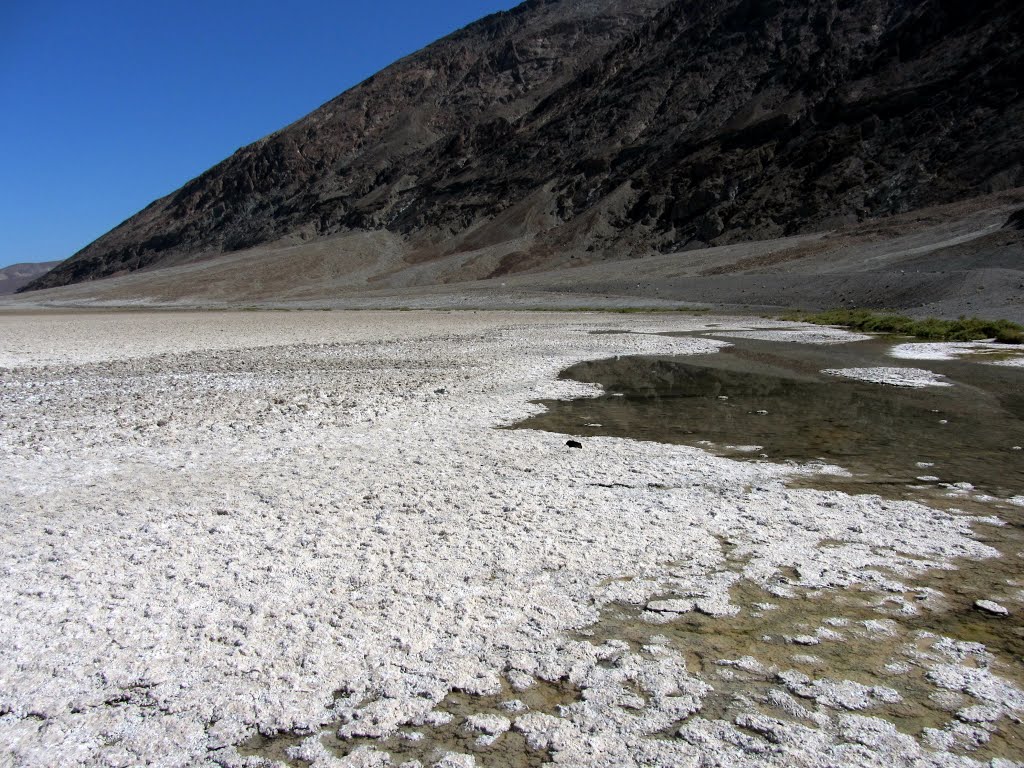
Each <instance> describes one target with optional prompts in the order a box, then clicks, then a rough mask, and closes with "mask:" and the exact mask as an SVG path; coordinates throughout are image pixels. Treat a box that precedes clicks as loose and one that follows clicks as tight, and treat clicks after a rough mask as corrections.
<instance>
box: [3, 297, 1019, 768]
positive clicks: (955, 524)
mask: <svg viewBox="0 0 1024 768" xmlns="http://www.w3.org/2000/svg"><path fill="white" fill-rule="evenodd" d="M709 320H711V319H710V318H699V319H698V318H685V317H684V318H680V317H675V316H667V317H654V318H643V317H632V316H630V317H628V318H622V317H612V318H608V317H606V316H591V315H582V314H580V315H544V314H527V313H504V314H503V313H489V314H488V313H479V314H472V313H411V312H396V313H359V312H356V313H339V312H333V313H207V314H203V313H188V314H186V313H181V314H177V313H175V314H143V313H132V314H123V315H113V316H110V315H79V316H71V315H68V316H63V317H61V316H46V315H39V316H4V317H0V326H2V329H3V331H4V332H3V333H2V334H0V339H2V341H0V361H2V364H3V365H6V366H7V367H6V368H5V369H3V370H2V372H0V398H2V401H0V402H2V408H0V457H2V460H3V467H4V472H3V475H2V478H0V483H2V486H0V512H2V520H3V526H2V528H0V554H2V566H0V636H2V637H3V638H4V642H3V643H2V644H0V744H2V745H3V747H2V749H3V754H4V761H5V762H6V763H9V764H12V765H18V766H44V765H45V766H50V765H68V766H73V765H111V766H115V765H123V766H129V765H138V764H154V765H162V766H179V765H180V766H186V765H188V766H191V765H222V766H242V765H249V766H258V765H268V764H269V763H268V760H269V758H268V757H263V756H259V755H254V754H252V753H251V752H252V751H251V750H249V752H250V754H245V752H246V749H245V748H244V747H243V745H244V744H246V743H250V744H251V743H252V739H253V737H254V736H255V735H256V734H257V732H260V733H263V734H265V735H266V736H273V735H274V734H277V733H288V734H292V743H291V745H290V747H289V748H288V749H286V750H284V752H285V755H284V757H282V759H287V760H290V761H293V762H294V761H297V760H300V759H302V760H305V761H307V763H312V764H313V765H317V766H331V765H384V764H386V762H384V761H385V759H386V758H385V757H384V753H383V752H381V751H380V750H379V749H375V748H374V745H375V744H377V745H379V746H383V745H385V744H387V743H396V742H394V741H393V740H394V739H404V740H405V741H407V742H410V743H415V742H417V741H421V740H424V739H426V740H429V739H431V738H433V737H432V734H436V733H437V732H438V731H439V729H443V728H444V726H445V723H446V722H448V721H449V719H450V714H449V715H446V713H445V711H444V706H442V705H443V704H444V702H445V701H450V700H451V698H450V697H451V696H452V695H453V694H455V695H457V696H462V697H464V698H463V699H462V700H460V701H461V704H460V706H461V707H462V710H460V712H463V713H464V714H465V728H466V729H468V732H470V734H471V738H470V737H469V736H467V737H466V738H465V739H464V741H466V743H469V742H471V741H472V742H473V743H477V742H479V745H480V748H481V750H483V749H484V748H485V747H490V748H493V749H499V750H500V749H501V748H502V747H501V745H502V744H511V743H514V744H517V745H522V750H523V751H524V754H525V753H527V752H528V758H529V759H535V758H536V759H539V760H542V761H547V760H552V761H555V762H557V763H560V764H568V765H607V766H613V765H614V766H621V765H640V764H642V765H665V766H668V765H673V766H676V765H697V764H700V762H701V760H702V759H705V758H707V757H709V756H710V757H712V758H714V759H715V760H717V761H719V762H720V763H721V764H731V765H755V764H756V765H779V766H783V765H793V764H794V763H795V762H797V761H799V762H800V763H801V764H805V765H813V766H817V765H821V766H824V765H830V764H836V763H837V762H838V763H841V764H859V765H883V764H885V765H889V766H892V765H911V764H913V765H936V766H938V765H970V764H974V761H973V759H972V758H971V754H972V750H979V749H982V748H983V747H984V744H985V742H986V738H987V736H986V734H988V735H989V736H990V735H991V734H992V733H994V732H996V731H998V729H1000V728H1002V727H1003V724H1005V723H1007V722H1010V719H1011V718H1019V717H1020V716H1022V715H1024V712H1022V711H1021V708H1022V706H1024V697H1022V695H1021V693H1020V691H1019V689H1018V688H1017V687H1016V686H1015V684H1014V682H1013V681H1012V680H1009V679H1006V678H1004V677H1003V676H1001V675H1002V672H1001V670H1000V669H999V668H998V667H997V666H995V665H994V662H993V663H991V664H990V662H989V660H988V659H989V657H988V656H986V655H985V654H986V651H985V649H984V648H974V647H971V648H967V649H966V650H965V649H962V648H960V647H959V646H956V647H948V648H947V647H945V646H943V647H941V648H940V650H939V651H935V650H932V649H931V646H929V649H928V650H926V651H921V654H922V655H921V656H920V657H915V663H918V664H919V665H920V669H921V670H922V674H923V673H924V672H925V671H926V672H927V673H928V674H930V675H931V676H932V678H933V679H934V685H935V686H937V687H938V688H941V689H942V690H944V691H946V692H947V693H946V694H945V695H947V698H949V700H950V702H949V706H950V707H951V708H952V709H951V710H950V711H951V715H950V717H951V718H952V720H955V721H956V722H958V723H959V724H960V725H959V726H957V727H954V726H950V727H949V728H946V729H945V730H943V729H941V728H936V729H933V730H934V734H932V736H931V738H930V740H929V739H928V738H926V737H925V736H923V735H909V734H906V733H902V732H900V731H899V730H898V729H897V728H896V727H895V726H894V725H893V724H892V723H890V722H889V721H888V720H886V719H885V718H884V717H882V716H880V715H878V712H877V711H874V710H873V707H876V706H878V707H882V705H885V706H892V705H893V702H892V694H891V693H890V692H889V691H888V690H887V687H886V686H884V685H877V686H874V687H873V688H872V687H870V686H864V685H861V684H859V683H856V681H843V680H841V679H832V678H831V677H829V675H827V674H824V673H823V674H822V675H821V679H818V680H804V679H803V678H800V677H797V676H795V675H796V674H797V673H794V674H791V675H788V676H787V677H780V678H779V681H780V682H779V683H778V686H777V687H778V689H779V690H778V691H776V692H775V693H774V694H772V695H773V696H774V700H776V701H777V702H779V704H778V707H777V708H776V710H772V711H767V710H765V709H764V706H763V705H762V704H761V703H759V702H756V701H754V700H753V699H752V700H751V701H750V703H749V705H748V706H746V707H745V708H744V707H741V711H740V712H739V713H738V714H732V713H730V715H729V718H728V719H720V718H715V717H713V716H711V713H710V711H709V712H705V713H704V714H705V715H707V716H706V717H702V716H701V713H702V707H705V706H708V703H709V702H710V701H711V700H712V699H713V696H712V693H713V691H714V686H715V680H714V679H710V678H707V676H704V677H702V676H701V674H700V673H699V670H697V669H695V668H693V667H692V664H690V663H689V662H688V660H687V657H686V654H685V652H683V651H680V650H679V649H677V648H675V647H672V646H671V645H665V644H664V643H660V642H659V640H658V638H657V636H658V634H659V632H662V631H663V628H662V627H663V624H659V623H658V622H662V623H664V622H670V621H672V620H673V619H672V617H673V616H685V615H686V611H689V610H694V611H698V612H700V613H701V615H702V616H707V617H710V618H711V619H714V618H715V617H721V619H722V620H723V621H726V620H728V618H729V617H730V616H734V615H736V614H737V612H738V611H741V610H748V606H745V605H739V604H737V602H736V600H734V595H735V594H736V592H735V590H736V589H738V588H739V587H740V585H742V584H751V585H756V586H757V587H758V588H759V589H765V590H768V592H769V595H770V596H771V598H772V599H777V600H791V599H799V598H800V594H801V593H800V591H799V590H806V589H817V590H840V591H841V590H853V589H865V590H869V591H878V592H880V593H882V592H884V593H886V594H888V595H889V596H890V597H893V598H902V597H906V602H907V604H908V605H910V606H911V607H912V604H913V599H912V598H913V596H914V595H916V594H918V592H913V591H912V590H911V587H910V586H909V580H910V579H912V578H914V577H917V576H919V575H920V574H921V573H922V572H924V571H925V570H926V569H929V568H947V567H950V565H951V563H952V562H953V560H954V558H963V557H968V558H973V559H976V560H978V561H983V560H984V559H986V558H991V557H994V556H996V555H997V554H998V553H997V552H996V551H995V550H993V549H992V548H990V547H988V546H986V545H984V544H982V543H980V542H978V541H977V540H975V538H974V537H973V535H972V532H971V528H970V523H971V522H972V518H971V517H969V516H965V515H960V514H956V513H954V512H947V511H940V510H935V509H930V508H928V507H926V506H923V505H921V504H918V503H912V502H905V501H887V500H884V499H881V498H878V497H875V496H857V497H849V496H845V495H843V494H840V493H836V492H826V491H818V490H809V489H795V488H788V487H787V486H786V480H787V478H789V477H791V476H793V475H795V474H799V473H802V472H810V471H812V470H811V469H807V468H800V467H797V466H793V465H790V466H783V465H775V464H770V463H752V462H739V461H732V460H729V459H726V458H719V457H715V456H711V455H709V454H707V453H705V452H703V451H701V450H698V449H696V448H691V447H685V446H666V445H660V444H654V443H643V442H637V441H632V440H622V439H613V438H590V439H587V440H586V443H585V450H582V451H580V450H571V449H568V448H566V447H565V436H564V435H554V434H546V433H541V432H532V431H507V430H497V429H494V427H495V426H498V425H502V424H509V423H511V422H513V421H515V420H517V419H521V418H522V417H524V416H526V415H528V414H529V413H531V412H533V411H535V410H536V408H537V406H534V405H531V404H530V401H531V400H533V399H538V398H552V397H567V396H579V395H581V394H584V393H587V392H594V391H595V390H594V388H593V387H588V386H584V385H580V384H576V383H572V382H566V381H559V380H557V379H556V376H557V373H558V371H559V370H561V369H562V368H564V367H565V366H567V365H569V364H571V363H574V362H578V361H581V360H586V359H594V358H601V357H609V356H614V355H625V354H688V353H695V352H704V353H707V352H712V351H714V350H715V349H716V348H717V347H718V346H719V345H720V344H721V342H716V341H712V340H708V339H701V338H692V337H688V338H679V337H665V336H656V335H650V334H649V333H643V334H640V333H636V334H602V335H594V334H592V333H590V331H593V330H600V329H602V328H604V329H608V328H626V329H629V330H634V331H648V332H664V331H679V330H694V329H699V328H701V327H702V326H703V324H704V323H706V322H708V321H709ZM714 322H716V323H725V324H726V325H727V326H728V327H729V328H733V329H736V330H744V329H745V330H757V329H758V328H759V327H762V326H764V327H767V326H768V325H775V324H766V323H760V322H757V321H753V322H752V321H750V320H736V319H731V320H730V319H727V318H714ZM44 328H45V331H46V333H45V335H44V333H43V329H44ZM98 328H102V329H103V335H102V336H100V337H96V336H95V335H94V334H95V331H96V330H97V329H98ZM90 338H99V339H100V340H98V341H88V339H90ZM174 339H179V340H180V343H178V342H174V343H172V342H171V341H168V340H174ZM62 343H63V344H65V345H66V346H64V347H62V346H61V345H62ZM173 348H177V349H178V351H176V352H172V351H171V349H173ZM65 349H66V350H68V351H67V353H65V352H64V351H63V350H65ZM65 354H66V355H67V356H69V357H70V358H71V359H70V360H64V359H63V358H64V357H65ZM19 361H21V362H19ZM740 555H741V556H742V562H741V564H739V565H737V564H736V558H737V556H740ZM914 599H916V598H914ZM936 599H938V598H936ZM666 600H674V601H676V602H675V603H673V604H668V606H667V607H668V608H672V610H671V611H667V612H666V610H665V608H666V603H665V602H661V603H659V602H658V601H666ZM1013 600H1016V601H1017V602H1013ZM652 601H654V602H652ZM999 601H1000V604H1002V605H1005V606H1006V607H1007V609H1008V610H1009V611H1010V612H1011V614H1012V613H1017V614H1018V615H1019V612H1020V611H1019V608H1020V606H1019V601H1020V597H1019V595H1018V596H1017V597H1016V598H1013V597H1012V596H1010V598H1008V597H1007V596H1004V595H1001V596H999ZM613 605H632V606H635V607H636V608H637V610H640V611H642V609H643V608H644V607H645V606H647V607H649V608H651V610H650V611H648V612H647V613H649V614H650V616H648V617H647V618H649V619H652V622H651V630H650V635H651V638H653V639H649V640H648V642H647V644H646V645H645V646H643V647H637V646H636V645H635V644H631V643H630V642H627V641H625V640H620V641H618V642H616V641H615V640H614V639H608V640H607V641H606V640H605V639H603V638H602V639H600V641H598V640H597V639H596V638H591V639H594V640H595V642H591V641H590V640H588V639H587V636H586V634H585V633H586V632H587V631H588V627H590V628H593V627H595V626H596V627H599V626H600V623H599V622H600V620H601V617H602V615H603V614H602V612H605V611H607V609H608V608H609V606H613ZM659 606H660V607H659ZM673 606H674V607H673ZM690 606H692V608H691V607H690ZM677 608H678V609H679V612H674V611H675V609H677ZM683 608H686V611H683V610H682V609H683ZM766 610H767V609H766ZM993 621H999V619H993ZM664 626H668V625H667V624H665V625H664ZM589 631H591V632H593V631H594V629H590V630H589ZM664 631H667V630H664ZM878 631H881V630H878ZM804 634H807V633H804V632H794V633H793V637H794V638H795V640H794V642H797V643H799V642H800V637H801V636H802V635H804ZM836 634H837V635H840V634H842V631H841V630H840V629H837V630H836ZM808 637H810V635H808ZM814 637H815V638H816V639H818V640H819V641H820V642H841V640H839V639H837V638H836V637H830V636H827V635H826V634H822V633H818V634H815V635H814ZM801 647H804V646H801ZM815 649H816V646H815V645H813V644H811V643H807V644H806V651H807V653H814V651H815ZM748 667H749V668H750V669H752V670H754V672H747V673H745V674H750V675H752V676H753V677H758V679H759V680H760V677H759V676H761V677H763V673H762V672H761V671H759V669H760V668H758V667H756V666H752V665H749V664H748ZM779 674H780V675H786V674H787V673H786V670H779ZM893 674H894V675H895V674H896V672H894V673H893ZM706 678H707V679H706ZM772 679H774V678H772ZM855 683H856V684H855ZM857 685H860V687H857ZM534 686H541V687H543V686H556V687H557V686H562V687H561V688H559V690H561V691H563V692H564V693H565V696H564V697H563V698H557V697H556V698H557V701H552V703H551V704H550V706H547V705H545V704H543V703H542V702H540V701H539V698H542V697H538V701H533V700H531V699H530V695H531V694H530V690H531V688H533V687H534ZM897 687H898V686H895V685H894V686H893V689H895V688H897ZM862 689H867V690H866V691H865V690H862ZM465 697H469V698H468V701H469V702H470V703H466V702H467V699H466V698H465ZM473 697H477V698H478V699H479V700H480V702H481V703H480V711H478V712H476V713H472V712H469V711H468V710H467V709H466V708H467V707H468V708H470V709H471V708H472V703H471V702H472V701H474V700H476V699H474V698H473ZM801 697H804V698H801ZM957 697H959V698H957ZM953 699H956V701H953ZM517 702H518V703H517ZM531 702H532V703H531ZM801 702H802V703H801ZM850 702H853V703H854V704H856V706H848V705H849V704H850ZM862 702H863V705H862ZM819 706H820V707H824V709H822V710H820V711H819V710H815V711H814V712H813V713H812V714H811V715H809V716H808V717H802V715H800V716H798V717H797V718H796V719H797V720H800V721H801V724H800V725H799V727H797V726H795V725H792V722H794V716H793V715H792V714H790V715H788V716H787V715H786V714H785V710H786V709H787V708H788V709H789V710H790V711H791V712H796V713H798V715H799V713H800V712H802V711H804V710H808V707H819ZM829 708H831V709H829ZM808 711H809V710H808ZM829 712H832V714H828V713H829ZM957 712H961V713H963V716H962V717H961V716H959V715H957V714H956V713H957ZM822 713H824V714H822ZM801 718H802V719H801ZM822 718H824V719H822ZM325 727H327V731H326V732H322V729H323V728H325ZM460 727H461V726H460ZM304 734H309V735H311V736H312V738H305V739H303V738H301V736H303V735H304ZM402 734H405V735H404V736H402ZM416 734H419V735H416ZM346 739H347V740H348V741H346ZM355 739H360V740H361V741H360V742H359V746H358V748H357V749H351V750H347V749H341V748H340V747H339V748H333V747H337V746H338V745H339V744H340V745H345V744H346V743H349V744H350V743H351V742H352V740H355ZM506 739H509V740H517V741H509V742H506V741H503V740H506ZM389 740H391V741H389ZM271 741H272V739H271ZM485 742H486V743H485ZM332 745H333V747H332ZM972 745H973V746H972ZM440 746H441V748H442V750H441V751H442V752H443V748H444V744H441V745H440ZM513 751H514V750H512V749H506V750H505V752H504V753H500V754H503V755H505V756H504V757H501V758H500V759H498V758H494V759H491V758H488V756H487V753H486V752H485V751H481V752H480V753H479V754H478V755H474V754H472V752H469V753H467V752H464V751H463V752H458V751H453V752H452V753H451V754H448V755H444V754H440V755H435V753H436V750H435V751H434V752H432V751H431V750H429V749H426V748H424V749H422V750H421V751H419V752H417V754H419V755H422V757H423V759H424V760H433V759H434V757H435V756H436V757H437V761H439V762H441V763H442V764H445V765H471V764H478V765H486V764H514V760H515V759H518V758H515V756H514V755H512V754H511V753H512V752H513ZM343 753H344V754H343ZM538 756H539V757H538ZM985 757H988V755H985ZM996 757H997V762H998V759H1001V758H1003V757H1006V755H997V756H996ZM416 759H420V758H416ZM524 759H526V758H524ZM489 760H490V762H489ZM502 760H504V761H505V762H504V763H502V762H501V761H502ZM421 762H422V761H421ZM296 764H298V763H296ZM527 764H528V763H527ZM1002 764H1003V765H1008V764H1009V763H1008V762H1006V761H1004V762H1003V763H1002Z"/></svg>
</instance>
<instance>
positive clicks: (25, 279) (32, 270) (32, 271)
mask: <svg viewBox="0 0 1024 768" xmlns="http://www.w3.org/2000/svg"><path fill="white" fill-rule="evenodd" d="M58 264H60V262H59V261H40V262H25V263H22V264H11V265H10V266H9V267H3V268H0V296H5V295H7V294H9V293H15V292H16V291H17V290H18V289H19V288H21V287H22V286H24V285H28V284H29V283H30V282H32V281H33V280H35V279H36V278H37V277H40V276H42V275H45V274H46V273H47V272H49V271H50V270H51V269H53V268H54V267H55V266H57V265H58Z"/></svg>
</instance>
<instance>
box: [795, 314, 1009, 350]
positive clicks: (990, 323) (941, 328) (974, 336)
mask: <svg viewBox="0 0 1024 768" xmlns="http://www.w3.org/2000/svg"><path fill="white" fill-rule="evenodd" d="M782 319H783V320H794V321H797V322H803V323H815V324H817V325H841V326H844V327H846V328H851V329H853V330H856V331H867V332H869V333H898V334H901V335H904V336H915V337H917V338H919V339H930V340H932V341H979V340H981V339H995V340H996V341H999V342H1002V343H1004V344H1021V343H1024V327H1021V326H1019V325H1017V324H1016V323H1011V322H1010V321H1009V320H982V319H981V318H978V317H962V316H961V317H960V318H958V319H956V320H940V319H939V318H937V317H929V318H927V319H925V320H915V319H914V318H912V317H906V316H904V315H893V314H885V313H879V312H872V311H870V310H867V309H833V310H829V311H827V312H817V313H810V312H790V313H788V314H786V315H783V318H782Z"/></svg>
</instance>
